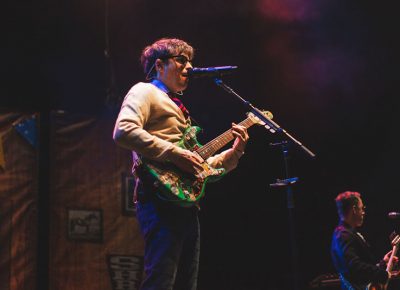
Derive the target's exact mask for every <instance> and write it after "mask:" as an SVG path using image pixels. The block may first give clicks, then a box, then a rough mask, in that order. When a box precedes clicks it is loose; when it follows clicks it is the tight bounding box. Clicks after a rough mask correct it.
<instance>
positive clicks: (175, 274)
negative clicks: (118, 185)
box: [137, 189, 200, 290]
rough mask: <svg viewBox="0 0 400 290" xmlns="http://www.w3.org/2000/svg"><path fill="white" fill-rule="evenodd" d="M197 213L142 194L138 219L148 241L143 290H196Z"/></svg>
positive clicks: (197, 259)
mask: <svg viewBox="0 0 400 290" xmlns="http://www.w3.org/2000/svg"><path fill="white" fill-rule="evenodd" d="M197 212H198V209H197V208H196V207H192V208H182V207H179V206H176V205H170V204H168V203H166V202H164V201H160V200H157V197H155V192H154V190H149V189H147V190H146V189H145V190H140V194H139V198H138V203H137V219H138V221H139V226H140V230H141V232H142V235H143V237H144V241H145V254H144V268H145V277H144V280H143V282H142V285H141V288H140V289H141V290H172V289H173V290H195V289H196V288H197V276H198V269H199V256H200V226H199V219H198V213H197Z"/></svg>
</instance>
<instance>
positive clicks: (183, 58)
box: [163, 54, 192, 66]
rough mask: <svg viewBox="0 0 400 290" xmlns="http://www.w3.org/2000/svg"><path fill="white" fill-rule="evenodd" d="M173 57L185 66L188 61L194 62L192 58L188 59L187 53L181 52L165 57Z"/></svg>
mask: <svg viewBox="0 0 400 290" xmlns="http://www.w3.org/2000/svg"><path fill="white" fill-rule="evenodd" d="M169 58H173V59H175V61H176V62H178V63H180V64H181V65H183V66H185V65H186V64H187V63H190V64H192V60H191V59H188V58H187V57H186V56H185V55H183V54H179V55H171V56H166V57H165V58H163V59H169Z"/></svg>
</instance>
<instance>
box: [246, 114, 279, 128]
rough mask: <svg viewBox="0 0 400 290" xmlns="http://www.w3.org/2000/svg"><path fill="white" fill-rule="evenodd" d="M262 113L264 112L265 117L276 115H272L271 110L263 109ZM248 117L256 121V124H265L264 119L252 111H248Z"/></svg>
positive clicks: (270, 117) (269, 117)
mask: <svg viewBox="0 0 400 290" xmlns="http://www.w3.org/2000/svg"><path fill="white" fill-rule="evenodd" d="M261 113H263V115H264V117H266V118H268V119H272V118H273V117H274V115H272V113H271V112H270V111H261ZM247 117H249V118H250V119H251V120H252V121H253V122H254V124H258V125H262V126H264V125H265V123H264V122H263V121H261V120H260V119H259V118H258V117H257V116H256V115H254V114H253V113H252V112H247Z"/></svg>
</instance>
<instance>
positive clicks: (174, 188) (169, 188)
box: [142, 111, 272, 207]
mask: <svg viewBox="0 0 400 290" xmlns="http://www.w3.org/2000/svg"><path fill="white" fill-rule="evenodd" d="M263 114H264V116H265V117H266V118H269V119H272V113H271V112H268V111H263ZM247 116H248V117H247V118H246V119H245V120H243V121H242V122H240V123H239V125H241V126H244V127H245V128H249V127H251V126H252V125H254V124H259V125H263V126H264V125H265V124H264V123H263V122H262V121H261V120H260V119H258V118H257V117H256V116H254V115H253V114H252V113H247ZM200 131H201V128H200V127H197V126H190V127H188V128H187V129H186V130H185V132H184V133H183V136H182V139H181V140H180V141H179V142H178V143H177V145H178V146H179V147H181V148H183V149H186V150H189V151H192V152H194V153H196V154H198V155H199V156H200V157H201V158H202V159H203V160H204V162H203V164H202V167H203V169H202V171H201V172H198V173H197V174H196V175H191V174H188V173H186V172H183V171H182V170H180V169H179V168H177V167H176V166H175V165H173V164H172V163H168V162H165V163H161V162H156V161H153V160H149V159H146V158H143V159H142V163H143V167H144V168H145V170H147V171H148V172H149V173H150V174H151V176H152V177H153V178H154V180H155V181H154V185H155V186H156V187H158V188H159V189H160V192H159V193H160V194H161V195H159V198H161V199H163V200H166V201H169V202H172V203H176V204H177V205H180V206H183V207H191V206H193V205H195V204H196V203H197V202H198V201H199V200H200V199H201V198H202V197H203V195H204V189H205V186H206V183H207V182H212V181H216V180H219V179H220V178H221V177H222V176H223V175H224V174H225V169H224V168H213V167H212V166H211V165H210V164H208V163H207V161H206V160H207V159H208V158H209V157H211V156H212V155H213V154H214V153H215V152H217V151H218V150H219V149H221V148H222V147H223V146H225V145H226V144H228V143H229V142H230V141H232V140H233V138H234V137H233V134H232V131H231V129H229V130H228V131H226V132H224V133H222V134H221V135H220V136H218V137H216V138H214V139H213V140H212V141H210V142H208V143H207V144H205V145H203V146H202V145H201V144H200V143H199V142H198V141H197V134H198V133H199V132H200ZM271 132H272V131H271Z"/></svg>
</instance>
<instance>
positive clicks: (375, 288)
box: [367, 235, 400, 290]
mask: <svg viewBox="0 0 400 290" xmlns="http://www.w3.org/2000/svg"><path fill="white" fill-rule="evenodd" d="M399 243H400V236H399V235H396V236H395V237H394V238H393V240H392V243H391V244H392V247H393V248H392V254H391V255H390V258H389V261H388V263H387V266H386V272H388V273H390V272H391V271H392V269H393V266H394V263H393V257H394V256H396V254H397V251H398V249H399ZM389 280H390V279H388V281H387V282H386V283H385V284H375V283H370V284H368V285H367V290H387V289H388V285H389Z"/></svg>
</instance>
